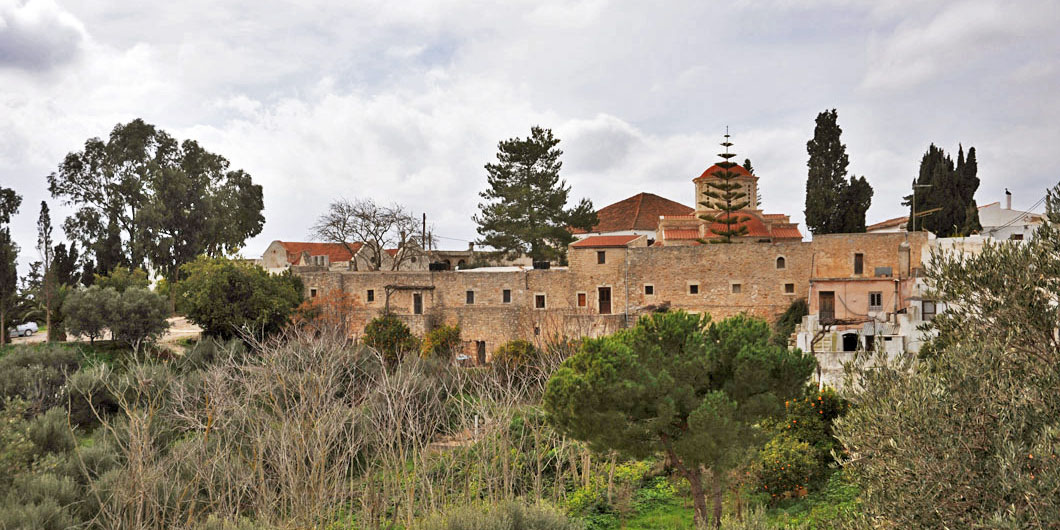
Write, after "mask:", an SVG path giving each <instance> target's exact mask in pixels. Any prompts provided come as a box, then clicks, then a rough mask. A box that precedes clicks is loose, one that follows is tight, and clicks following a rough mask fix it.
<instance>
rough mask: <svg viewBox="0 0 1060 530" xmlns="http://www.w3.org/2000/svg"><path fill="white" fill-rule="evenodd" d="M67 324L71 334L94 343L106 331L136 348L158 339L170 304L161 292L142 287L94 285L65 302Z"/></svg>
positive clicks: (165, 325) (64, 310)
mask: <svg viewBox="0 0 1060 530" xmlns="http://www.w3.org/2000/svg"><path fill="white" fill-rule="evenodd" d="M63 314H64V315H65V317H66V318H65V325H66V329H67V331H69V332H70V334H71V335H74V336H77V335H84V336H86V337H88V338H89V342H90V343H95V340H96V339H97V338H100V337H102V336H103V334H104V332H105V331H110V333H111V335H112V336H113V337H114V338H115V339H116V340H120V341H122V342H125V343H126V344H129V345H130V346H132V347H133V348H134V349H137V348H139V346H140V345H141V344H143V343H144V342H153V341H155V340H157V339H158V338H159V337H160V336H161V335H162V334H163V333H165V331H166V329H168V327H169V324H168V322H167V321H166V317H168V316H169V308H168V307H167V304H166V301H165V299H164V298H162V297H161V296H159V295H157V294H155V293H153V292H151V291H149V290H147V289H145V288H142V287H126V288H125V289H124V290H122V291H118V290H117V289H115V288H113V287H106V288H103V287H100V286H98V285H93V286H92V287H89V288H87V289H81V290H76V291H73V292H71V293H70V294H69V295H67V297H66V301H65V302H64V303H63Z"/></svg>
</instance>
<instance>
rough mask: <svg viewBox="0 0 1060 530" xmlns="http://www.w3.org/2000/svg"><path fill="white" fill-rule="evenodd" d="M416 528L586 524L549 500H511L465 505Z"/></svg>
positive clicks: (562, 529) (532, 529) (521, 529)
mask: <svg viewBox="0 0 1060 530" xmlns="http://www.w3.org/2000/svg"><path fill="white" fill-rule="evenodd" d="M414 528H415V529H416V530H580V529H581V528H584V526H582V525H581V524H579V523H578V522H576V521H572V520H570V519H569V518H568V517H566V516H564V515H563V514H562V513H560V512H559V511H558V510H556V509H555V508H552V507H551V506H548V505H546V504H531V505H525V504H522V503H519V502H515V501H507V502H503V503H501V504H498V505H493V506H489V505H487V506H465V507H462V508H457V509H455V510H453V511H451V512H449V513H447V514H444V515H437V516H434V517H431V518H429V519H427V520H426V521H424V522H422V523H420V524H419V525H417V526H415V527H414Z"/></svg>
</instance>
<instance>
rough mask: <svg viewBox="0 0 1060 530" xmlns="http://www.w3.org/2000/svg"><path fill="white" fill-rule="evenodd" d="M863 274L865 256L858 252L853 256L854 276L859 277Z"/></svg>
mask: <svg viewBox="0 0 1060 530" xmlns="http://www.w3.org/2000/svg"><path fill="white" fill-rule="evenodd" d="M864 273H865V255H864V254H861V253H860V252H859V253H857V254H854V274H857V275H861V274H864Z"/></svg>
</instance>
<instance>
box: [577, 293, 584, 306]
mask: <svg viewBox="0 0 1060 530" xmlns="http://www.w3.org/2000/svg"><path fill="white" fill-rule="evenodd" d="M578 307H585V293H578Z"/></svg>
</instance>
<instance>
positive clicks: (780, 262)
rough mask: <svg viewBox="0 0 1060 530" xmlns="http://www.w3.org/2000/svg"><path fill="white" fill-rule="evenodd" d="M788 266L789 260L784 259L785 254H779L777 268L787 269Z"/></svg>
mask: <svg viewBox="0 0 1060 530" xmlns="http://www.w3.org/2000/svg"><path fill="white" fill-rule="evenodd" d="M786 268H788V262H787V260H785V259H784V256H779V257H778V258H777V270H781V269H786Z"/></svg>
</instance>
